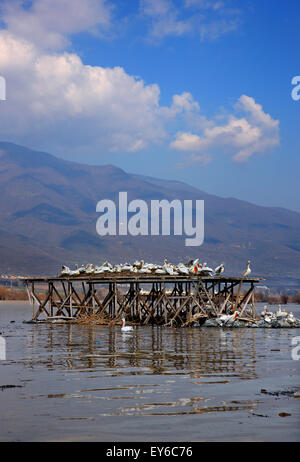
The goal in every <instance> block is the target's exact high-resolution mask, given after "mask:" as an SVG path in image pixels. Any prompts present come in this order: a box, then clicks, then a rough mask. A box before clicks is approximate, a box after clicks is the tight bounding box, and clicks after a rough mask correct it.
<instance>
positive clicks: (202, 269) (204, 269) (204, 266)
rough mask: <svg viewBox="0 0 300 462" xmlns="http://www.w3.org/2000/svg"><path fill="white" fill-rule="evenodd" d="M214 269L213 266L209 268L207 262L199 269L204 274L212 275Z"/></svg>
mask: <svg viewBox="0 0 300 462" xmlns="http://www.w3.org/2000/svg"><path fill="white" fill-rule="evenodd" d="M213 272H214V270H213V269H212V268H209V267H208V266H207V263H204V265H203V266H202V268H200V269H199V273H200V274H202V275H204V276H211V273H213Z"/></svg>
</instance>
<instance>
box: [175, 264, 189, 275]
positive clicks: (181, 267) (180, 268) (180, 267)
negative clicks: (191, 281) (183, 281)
mask: <svg viewBox="0 0 300 462" xmlns="http://www.w3.org/2000/svg"><path fill="white" fill-rule="evenodd" d="M177 270H178V272H179V273H181V274H189V270H188V268H187V267H186V266H185V265H184V264H183V263H179V265H178V266H177Z"/></svg>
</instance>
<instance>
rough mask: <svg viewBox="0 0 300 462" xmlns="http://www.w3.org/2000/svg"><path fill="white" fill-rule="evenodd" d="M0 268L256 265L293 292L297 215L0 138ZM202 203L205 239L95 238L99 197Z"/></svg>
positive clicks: (49, 270)
mask: <svg viewBox="0 0 300 462" xmlns="http://www.w3.org/2000/svg"><path fill="white" fill-rule="evenodd" d="M0 190H1V201H0V214H1V215H0V216H1V220H0V272H2V273H3V272H9V273H12V272H17V273H23V274H24V273H25V274H56V273H57V272H58V271H59V270H60V267H61V265H62V264H70V265H74V264H75V263H79V264H81V263H87V262H94V263H98V262H102V261H103V260H106V259H110V260H111V261H112V262H117V261H121V262H122V261H126V260H131V261H132V260H134V259H136V258H144V259H145V260H152V261H156V262H162V260H163V259H164V258H168V259H169V260H170V261H174V262H178V261H180V260H185V259H186V258H189V257H196V256H197V257H199V258H200V260H201V261H202V262H204V261H207V262H208V264H209V265H212V266H214V265H217V264H219V263H220V262H221V261H225V264H226V273H227V274H234V273H237V274H240V272H241V271H242V270H243V268H244V266H245V262H246V261H247V260H248V259H250V260H251V261H252V269H253V274H254V275H265V276H267V277H268V278H269V281H271V283H274V284H277V285H286V284H288V285H290V286H293V287H296V286H297V285H299V281H300V214H299V213H296V212H292V211H289V210H286V209H283V208H276V207H261V206H257V205H254V204H251V203H248V202H245V201H241V200H238V199H233V198H220V197H217V196H214V195H211V194H207V193H205V192H203V191H200V190H198V189H197V188H194V187H192V186H189V185H186V184H184V183H181V182H178V181H165V180H160V179H156V178H150V177H146V176H141V175H133V174H129V173H126V172H125V171H123V170H122V169H120V168H117V167H114V166H113V165H106V166H89V165H83V164H79V163H75V162H69V161H65V160H62V159H58V158H56V157H54V156H52V155H50V154H47V153H41V152H36V151H32V150H30V149H27V148H24V147H21V146H17V145H15V144H12V143H5V142H0ZM119 191H127V192H128V201H130V200H133V199H143V200H145V201H147V203H148V204H149V203H150V200H153V199H167V200H169V201H171V200H173V199H179V200H181V201H183V200H186V199H192V200H193V201H195V200H197V199H203V200H204V203H205V241H204V244H203V245H202V246H200V247H186V246H185V245H184V239H185V237H186V236H172V235H171V236H136V237H134V236H130V235H128V236H104V237H100V236H99V235H98V234H97V233H96V221H97V219H98V217H99V214H98V213H97V212H96V204H97V202H98V201H99V200H101V199H112V200H114V201H115V203H116V204H117V203H118V194H119Z"/></svg>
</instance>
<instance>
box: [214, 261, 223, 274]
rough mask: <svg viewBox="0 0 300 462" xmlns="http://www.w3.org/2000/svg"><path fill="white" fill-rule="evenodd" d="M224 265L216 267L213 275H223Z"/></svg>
mask: <svg viewBox="0 0 300 462" xmlns="http://www.w3.org/2000/svg"><path fill="white" fill-rule="evenodd" d="M224 269H225V268H224V263H221V265H219V266H217V267H216V269H215V274H217V275H220V274H222V273H224Z"/></svg>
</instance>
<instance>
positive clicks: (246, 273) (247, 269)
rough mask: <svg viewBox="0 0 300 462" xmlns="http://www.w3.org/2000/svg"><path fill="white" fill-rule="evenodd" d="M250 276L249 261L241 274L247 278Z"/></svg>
mask: <svg viewBox="0 0 300 462" xmlns="http://www.w3.org/2000/svg"><path fill="white" fill-rule="evenodd" d="M249 274H251V268H250V260H249V261H248V263H247V266H246V269H245V271H243V272H242V276H244V277H245V276H249Z"/></svg>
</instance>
